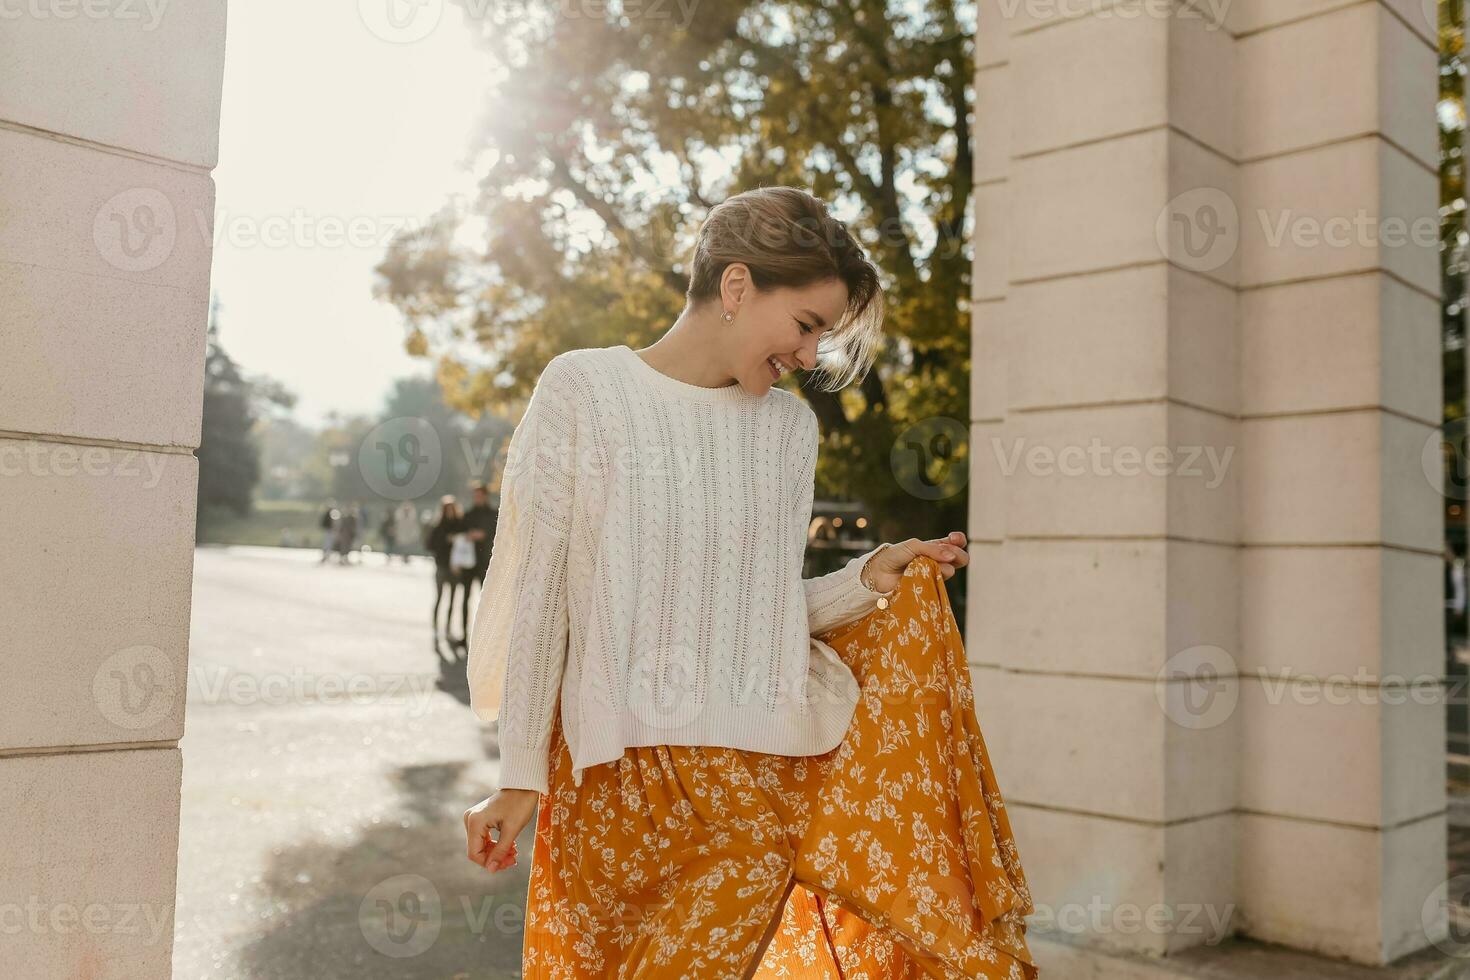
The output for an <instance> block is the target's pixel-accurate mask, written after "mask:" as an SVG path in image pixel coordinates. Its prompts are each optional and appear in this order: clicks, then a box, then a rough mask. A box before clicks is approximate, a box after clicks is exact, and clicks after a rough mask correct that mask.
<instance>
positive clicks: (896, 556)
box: [867, 531, 970, 592]
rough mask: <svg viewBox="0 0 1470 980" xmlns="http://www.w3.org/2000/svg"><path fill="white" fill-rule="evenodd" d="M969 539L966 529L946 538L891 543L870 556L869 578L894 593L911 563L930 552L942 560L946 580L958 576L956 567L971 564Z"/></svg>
mask: <svg viewBox="0 0 1470 980" xmlns="http://www.w3.org/2000/svg"><path fill="white" fill-rule="evenodd" d="M968 543H969V538H967V537H965V533H964V532H963V531H951V532H949V533H948V534H947V535H945V536H944V537H942V538H932V539H930V540H927V541H926V540H922V539H920V538H909V539H908V540H907V541H899V542H896V543H893V544H890V545H889V546H888V547H886V548H884V549H882V550H881V551H879V552H878V553H877V554H876V555H874V556H873V557H872V558H869V559H868V562H867V570H868V581H870V582H872V583H873V588H874V589H875V590H876V591H878V592H891V591H893V590H894V589H896V588H898V582H899V579H901V578H903V570H904V569H905V568H907V567H908V565H909V562H911V561H913V560H914V559H915V558H917V557H919V556H920V555H928V556H929V557H930V558H933V559H934V560H935V561H937V562H938V563H939V570H940V571H941V572H943V573H944V577H945V578H946V579H948V578H951V577H953V576H954V572H955V569H956V568H963V567H965V566H966V565H968V564H970V553H969V552H968V551H967V550H965V548H966V545H967V544H968Z"/></svg>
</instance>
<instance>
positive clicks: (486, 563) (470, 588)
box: [459, 480, 500, 636]
mask: <svg viewBox="0 0 1470 980" xmlns="http://www.w3.org/2000/svg"><path fill="white" fill-rule="evenodd" d="M470 494H471V496H472V498H473V501H474V502H473V503H472V504H471V506H470V509H469V510H467V511H465V514H464V527H465V532H466V533H467V534H468V535H469V536H470V540H471V541H473V542H474V543H475V563H474V565H473V566H471V567H470V568H467V569H465V570H464V572H463V574H462V576H461V578H460V581H461V583H462V584H463V585H464V603H463V604H462V605H461V606H460V608H459V635H460V636H468V635H469V621H470V602H471V599H470V597H471V596H472V595H473V594H474V592H475V589H474V587H475V586H477V585H478V586H480V587H482V588H483V587H484V584H485V573H486V572H487V571H489V569H490V546H491V545H492V544H493V543H494V542H495V524H496V521H497V520H498V519H499V516H500V515H499V512H497V511H496V510H495V508H494V507H491V506H490V491H489V489H488V488H487V487H486V486H485V484H483V483H481V482H480V481H479V480H476V481H475V482H473V483H471V484H470Z"/></svg>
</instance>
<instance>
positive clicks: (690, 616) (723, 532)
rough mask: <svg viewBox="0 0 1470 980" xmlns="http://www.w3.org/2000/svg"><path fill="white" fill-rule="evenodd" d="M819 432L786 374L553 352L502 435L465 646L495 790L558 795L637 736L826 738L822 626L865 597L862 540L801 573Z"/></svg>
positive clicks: (828, 714) (842, 690)
mask: <svg viewBox="0 0 1470 980" xmlns="http://www.w3.org/2000/svg"><path fill="white" fill-rule="evenodd" d="M817 444H818V429H817V418H816V415H815V414H814V413H813V412H812V410H811V408H810V406H808V405H807V403H806V402H805V401H804V400H803V399H801V398H799V397H798V396H796V395H793V394H792V393H791V392H789V391H786V390H784V389H781V388H774V387H773V388H771V389H770V390H769V391H768V392H767V393H766V394H765V395H752V394H750V393H748V392H746V391H745V389H744V388H742V387H741V386H740V385H738V384H734V385H730V386H728V387H724V388H706V387H701V386H699V385H693V384H688V383H686V382H683V381H680V380H678V379H676V378H672V377H670V376H668V375H666V374H663V373H662V372H660V371H658V370H656V369H655V368H654V367H653V366H652V365H650V364H648V363H647V362H646V361H644V360H643V359H642V358H641V357H639V356H638V354H637V353H636V352H634V351H633V350H632V348H630V347H627V346H626V345H622V344H620V345H618V346H616V347H603V348H584V349H581V350H573V351H567V352H565V353H563V354H559V355H557V356H556V357H554V358H552V360H551V362H550V363H549V364H547V366H546V369H545V370H544V371H543V372H542V373H541V377H540V378H539V379H538V380H537V382H536V387H535V390H534V391H533V392H532V394H531V399H530V403H529V405H528V406H527V408H526V413H525V416H524V417H523V418H522V419H521V422H520V424H519V425H518V426H517V427H516V429H515V431H514V432H513V433H512V435H511V440H510V446H509V449H508V451H507V455H506V464H505V471H504V476H503V477H502V480H501V490H500V515H499V520H498V522H497V524H496V528H495V538H494V546H493V548H492V549H491V553H490V568H489V571H488V572H487V574H486V576H485V584H484V589H483V591H482V592H481V594H480V599H479V602H478V605H477V608H476V611H475V619H474V623H473V625H472V627H471V635H470V645H469V665H468V670H469V684H470V707H471V708H472V709H473V710H474V712H475V714H476V715H477V716H478V717H479V718H480V719H481V720H483V721H495V720H497V719H498V721H499V743H500V787H501V788H502V789H510V788H521V789H534V790H538V791H540V792H543V793H544V792H546V790H547V775H548V768H549V764H550V758H549V753H550V741H551V729H552V722H553V719H554V717H555V714H556V710H557V706H558V700H559V702H560V708H561V717H562V728H563V730H564V733H565V737H566V741H567V745H568V748H569V749H570V751H571V755H572V761H573V771H574V779H575V780H576V781H577V782H578V783H580V782H581V772H582V770H584V769H586V768H587V767H589V766H594V765H599V764H601V763H605V762H611V761H614V760H616V759H618V758H619V757H620V756H621V755H622V753H623V750H624V749H625V748H627V747H629V746H640V745H643V746H646V745H711V746H728V747H731V748H738V749H751V750H754V751H758V752H771V753H775V754H778V755H816V754H819V753H822V752H827V751H829V750H831V749H833V748H835V747H836V746H837V745H838V744H839V743H840V742H841V741H842V737H843V735H844V734H845V732H846V730H847V727H848V724H849V723H850V722H851V720H852V717H853V711H854V709H855V707H856V704H857V701H858V694H859V692H858V687H857V683H856V681H855V680H854V678H853V675H852V672H851V671H850V670H849V669H848V668H847V666H846V665H845V664H844V663H843V662H842V660H841V659H840V658H839V657H838V656H837V654H836V652H835V651H834V650H833V649H832V648H831V647H830V646H828V645H827V644H826V643H824V642H822V641H821V640H819V639H816V638H815V637H816V636H817V635H818V634H822V633H825V632H827V631H829V630H831V629H834V628H836V627H838V626H842V625H845V624H846V623H849V622H851V621H852V620H854V619H857V618H858V617H860V616H863V615H865V614H866V613H868V612H870V611H871V610H872V609H873V608H874V607H875V604H876V601H877V599H878V597H879V593H876V592H873V591H871V590H870V589H868V588H867V587H866V586H864V585H863V584H862V582H861V581H860V579H859V572H860V571H861V569H862V563H863V562H864V561H866V560H867V558H868V557H869V556H870V555H872V554H873V552H874V551H876V550H877V548H874V549H873V551H869V552H866V553H864V554H861V555H858V556H857V557H855V558H853V559H852V560H850V561H849V562H847V564H846V565H845V566H844V567H842V568H840V569H838V570H837V571H835V572H832V573H830V574H828V575H824V576H820V577H817V578H810V579H804V578H802V577H801V569H802V559H803V555H804V553H805V551H806V537H807V528H808V525H809V524H810V522H811V509H812V495H813V482H814V479H815V475H816V463H817Z"/></svg>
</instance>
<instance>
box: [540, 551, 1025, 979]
mask: <svg viewBox="0 0 1470 980" xmlns="http://www.w3.org/2000/svg"><path fill="white" fill-rule="evenodd" d="M822 639H824V640H825V641H826V642H827V643H828V644H830V645H831V646H832V648H833V649H834V650H836V651H837V653H838V655H839V656H840V657H841V658H842V660H843V662H844V663H845V664H847V666H848V667H849V668H850V669H851V670H852V672H853V675H854V676H855V677H856V678H857V681H858V683H859V685H860V686H861V690H862V695H861V699H860V701H859V703H858V706H857V710H856V711H855V713H854V715H853V720H852V723H851V725H850V726H849V728H848V731H847V734H846V735H845V736H844V738H843V741H842V743H841V744H840V745H838V746H837V747H836V748H834V749H832V750H831V751H830V752H827V753H824V754H822V755H815V756H784V755H771V754H767V753H763V752H753V751H746V750H740V749H732V748H723V747H710V746H683V745H655V746H640V747H631V748H628V749H626V750H625V751H624V754H623V756H622V758H620V759H618V760H617V761H615V762H609V763H606V764H603V765H599V766H592V767H590V768H588V769H586V770H584V772H583V774H582V776H583V778H582V784H581V785H580V786H576V785H574V784H573V782H572V760H571V755H570V753H569V752H568V750H567V746H566V742H565V740H564V739H563V738H562V732H561V723H560V717H558V718H557V721H556V724H555V726H554V728H553V733H552V742H551V753H552V772H551V776H550V785H549V788H548V792H547V793H546V794H545V795H544V796H543V797H542V798H541V805H540V807H539V808H538V811H537V816H536V839H535V845H534V849H533V855H532V861H531V874H530V884H529V890H528V892H527V900H526V929H525V937H524V946H523V953H522V961H523V972H524V976H525V977H526V978H528V980H529V978H534V980H582V978H589V980H590V978H594V977H595V978H599V980H600V978H612V977H616V978H622V980H632V978H640V980H642V978H679V980H684V978H698V980H714V978H726V977H728V978H732V980H737V978H744V977H748V976H754V977H757V978H760V980H772V978H777V977H802V978H831V980H879V978H881V980H898V978H922V977H941V978H946V980H950V978H961V977H982V978H991V980H1001V978H1004V980H1034V978H1035V977H1036V976H1037V969H1036V966H1035V965H1034V963H1033V961H1032V958H1031V952H1030V950H1029V949H1028V948H1027V945H1026V936H1025V933H1026V925H1025V921H1024V919H1023V916H1025V915H1027V914H1029V913H1030V912H1032V911H1033V908H1032V904H1031V896H1030V892H1029V891H1028V889H1027V886H1026V878H1025V875H1024V873H1023V872H1022V869H1021V860H1020V855H1019V854H1018V852H1017V849H1016V842H1015V840H1014V838H1013V837H1012V835H1011V827H1010V821H1009V819H1008V818H1007V816H1006V809H1005V803H1004V802H1003V801H1002V799H1001V795H1000V790H999V788H998V786H997V783H996V779H995V774H994V772H993V771H992V769H991V765H990V758H989V756H988V754H987V753H986V749H985V741H984V739H983V738H981V735H980V725H979V723H978V721H977V720H976V718H975V709H974V695H973V691H972V688H971V682H970V672H969V667H968V666H967V664H966V661H965V651H964V646H963V643H962V642H961V638H960V634H959V629H958V626H957V625H956V623H955V619H954V614H953V612H952V611H951V609H950V605H949V596H948V593H947V591H946V590H945V584H944V576H943V574H942V573H941V572H940V570H939V566H938V564H937V563H936V562H935V561H934V560H932V559H930V558H928V557H920V558H917V559H915V560H914V561H912V562H910V563H909V565H908V567H907V569H906V570H905V573H904V576H903V579H902V583H901V586H900V588H899V591H898V592H897V593H896V594H895V595H894V596H893V599H892V602H891V603H890V605H889V608H887V609H875V610H874V611H872V612H871V613H869V614H868V615H866V616H864V617H863V618H861V619H859V620H856V621H855V622H852V623H847V624H845V625H843V626H840V627H838V628H836V629H835V630H832V631H830V632H829V633H826V634H823V636H822ZM762 943H766V944H767V945H766V946H765V948H764V950H763V951H762ZM757 964H758V965H757ZM752 970H754V972H752Z"/></svg>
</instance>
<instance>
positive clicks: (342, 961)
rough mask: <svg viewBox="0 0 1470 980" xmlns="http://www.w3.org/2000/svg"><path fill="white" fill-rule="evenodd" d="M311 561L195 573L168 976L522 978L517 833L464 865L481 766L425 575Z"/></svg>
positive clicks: (241, 556) (272, 561) (492, 755)
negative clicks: (498, 851)
mask: <svg viewBox="0 0 1470 980" xmlns="http://www.w3.org/2000/svg"><path fill="white" fill-rule="evenodd" d="M317 557H318V553H317V552H313V551H306V550H293V549H282V548H251V547H202V548H200V549H198V550H197V551H196V552H195V573H194V606H193V621H192V627H191V651H190V667H189V677H188V704H187V709H186V714H185V732H184V738H183V741H182V742H181V745H182V751H183V758H184V776H183V806H182V815H181V827H180V845H179V864H178V907H177V913H176V917H175V936H174V959H173V963H174V976H175V977H177V978H179V980H195V978H207V977H242V978H257V977H259V978H270V980H294V978H302V980H308V978H309V980H336V978H348V977H351V978H354V980H365V978H375V977H384V978H387V977H393V978H397V980H417V978H430V977H432V978H435V980H454V978H458V980H482V978H484V980H501V978H510V977H519V976H520V975H521V972H520V957H521V936H522V929H521V924H522V922H523V920H524V909H525V896H526V881H527V874H528V872H529V870H530V856H531V842H532V838H533V835H534V829H535V828H534V825H530V826H527V828H526V829H525V831H524V832H523V833H522V835H521V837H520V839H519V847H518V850H519V852H520V854H521V860H520V863H519V864H518V865H517V866H516V867H514V868H512V869H510V870H508V871H505V872H501V873H500V874H498V875H491V874H489V873H488V872H486V871H484V870H483V869H482V868H479V867H477V866H475V865H473V864H471V863H470V862H469V861H468V860H467V858H466V856H465V839H464V822H463V814H464V811H465V809H466V808H468V807H469V806H471V805H472V804H474V803H476V802H478V801H479V800H481V799H483V798H484V797H485V796H486V795H488V793H489V792H490V791H491V789H492V788H493V787H494V785H495V782H496V773H497V759H498V753H497V750H496V748H495V739H494V726H493V725H487V724H482V723H481V722H480V721H479V720H478V719H476V718H475V717H474V715H473V714H472V713H471V712H470V710H469V707H468V702H469V698H468V692H467V690H466V688H465V681H464V664H463V660H462V657H463V654H462V653H460V654H459V655H458V656H455V655H454V654H453V653H452V652H451V651H450V650H449V649H447V648H446V647H445V646H443V645H442V644H439V645H438V649H436V644H435V642H434V639H433V634H432V631H431V622H430V610H431V608H432V604H433V590H434V586H433V571H432V566H431V565H430V564H429V563H428V562H427V561H426V560H423V559H420V560H418V561H417V562H415V563H413V564H409V565H403V564H394V565H392V566H385V564H384V559H383V557H382V556H381V555H371V556H368V557H367V558H366V559H365V560H364V561H362V562H361V563H360V564H355V565H346V566H344V565H339V564H337V563H336V562H335V560H334V561H333V562H331V563H329V564H322V565H319V564H318V563H317ZM476 597H477V598H478V592H477V593H476ZM456 630H457V625H456Z"/></svg>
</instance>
